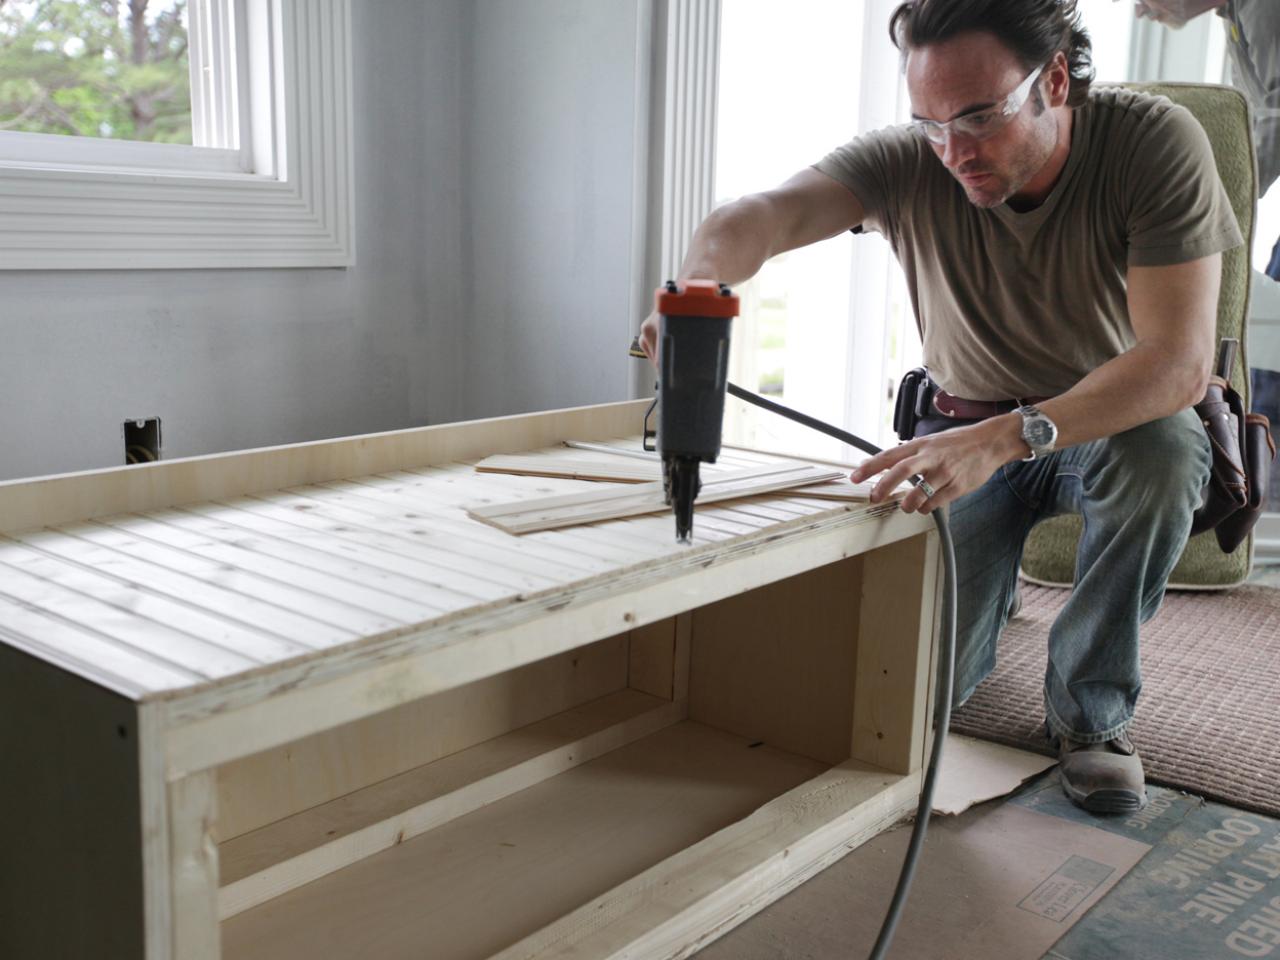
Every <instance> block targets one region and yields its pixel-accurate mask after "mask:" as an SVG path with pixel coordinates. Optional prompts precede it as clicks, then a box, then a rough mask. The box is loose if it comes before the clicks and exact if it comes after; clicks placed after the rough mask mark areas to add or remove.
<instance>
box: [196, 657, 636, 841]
mask: <svg viewBox="0 0 1280 960" xmlns="http://www.w3.org/2000/svg"><path fill="white" fill-rule="evenodd" d="M626 639H627V638H626V634H620V635H618V636H615V637H611V638H609V639H608V640H602V641H600V642H598V643H595V644H592V645H590V646H587V647H582V648H580V649H577V650H573V651H570V652H569V653H565V654H560V655H558V656H555V657H551V658H549V659H546V660H541V661H538V662H537V663H533V664H530V665H529V666H527V667H522V668H520V669H518V670H513V671H510V672H508V673H504V674H499V675H498V676H495V677H490V678H488V679H486V680H480V681H477V682H475V683H470V684H467V685H466V686H463V687H459V688H457V689H454V690H450V691H447V692H445V693H442V694H438V695H436V696H434V697H430V698H428V699H425V700H418V701H414V702H413V703H409V704H406V705H404V706H402V707H397V708H396V709H394V710H387V711H384V712H382V713H378V714H374V715H373V716H371V717H367V718H365V719H364V720H361V721H358V722H356V723H353V724H348V725H346V726H343V727H338V728H336V729H334V730H330V731H326V732H324V733H319V734H313V735H312V736H310V737H305V738H303V739H301V740H296V741H294V742H292V743H289V744H285V745H284V746H281V747H276V748H274V749H271V750H266V751H263V752H262V753H258V754H255V755H253V756H250V757H246V758H244V759H243V760H237V761H235V762H233V763H230V764H226V765H225V766H223V767H221V768H220V770H219V775H218V810H219V819H218V830H217V835H218V839H219V840H227V839H229V838H231V837H236V836H239V835H240V834H242V833H246V832H248V831H250V830H253V829H255V828H257V827H260V826H262V825H264V824H267V823H272V822H274V821H276V820H280V819H282V818H284V817H287V816H289V815H291V814H293V813H297V812H298V811H300V810H306V809H309V808H311V807H315V806H319V805H320V804H322V803H325V802H327V801H329V800H332V799H334V798H335V797H340V796H343V795H345V794H348V793H351V792H353V791H355V790H359V789H360V788H361V787H365V786H368V785H369V784H371V783H377V782H378V781H380V780H385V779H387V778H388V777H393V776H395V775H396V774H399V773H403V772H404V771H406V770H410V769H412V768H414V767H418V766H421V765H422V764H425V763H430V762H432V761H433V760H438V759H439V758H440V757H444V756H448V755H449V754H451V753H455V752H457V751H459V750H465V749H466V748H467V747H470V746H473V745H475V744H477V743H480V742H482V741H484V740H488V739H489V738H491V737H496V736H499V735H501V734H504V733H506V732H507V731H509V730H513V729H515V728H517V727H522V726H525V725H526V724H530V723H533V722H535V721H537V720H541V719H542V718H544V717H548V716H551V715H552V714H555V713H559V712H560V711H562V710H567V709H568V708H570V707H573V706H576V705H577V704H580V703H586V702H587V701H590V700H594V699H595V698H597V697H602V696H604V695H605V694H607V693H612V692H614V691H616V690H621V689H622V688H623V687H625V686H626V682H627V643H626Z"/></svg>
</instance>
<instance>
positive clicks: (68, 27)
mask: <svg viewBox="0 0 1280 960" xmlns="http://www.w3.org/2000/svg"><path fill="white" fill-rule="evenodd" d="M187 51H188V33H187V0H124V2H121V0H88V2H84V0H0V130H11V131H15V132H24V133H49V134H65V135H70V136H80V137H99V138H104V139H114V140H141V141H150V142H162V143H183V144H190V143H191V142H192V133H191V78H190V66H189V61H188V55H187Z"/></svg>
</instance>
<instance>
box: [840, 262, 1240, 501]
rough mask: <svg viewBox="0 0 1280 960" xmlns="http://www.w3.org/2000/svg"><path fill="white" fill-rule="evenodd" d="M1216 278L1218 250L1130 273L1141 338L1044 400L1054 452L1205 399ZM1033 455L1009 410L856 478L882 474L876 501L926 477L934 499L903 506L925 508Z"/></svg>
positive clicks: (907, 446) (895, 455)
mask: <svg viewBox="0 0 1280 960" xmlns="http://www.w3.org/2000/svg"><path fill="white" fill-rule="evenodd" d="M1221 276H1222V256H1221V254H1213V255H1212V256H1208V257H1203V258H1201V259H1199V260H1192V261H1190V262H1189V263H1181V264H1176V265H1174V266H1167V267H1130V268H1129V278H1128V305H1129V318H1130V322H1131V323H1132V325H1133V332H1134V335H1135V337H1136V339H1137V342H1136V343H1135V344H1134V345H1133V347H1132V348H1130V349H1129V350H1127V351H1126V352H1125V353H1123V354H1121V355H1120V356H1118V357H1116V358H1115V359H1113V360H1109V361H1108V362H1106V363H1104V364H1103V365H1102V366H1100V367H1098V368H1097V369H1096V370H1094V371H1093V372H1092V373H1090V374H1089V375H1088V376H1086V377H1084V378H1083V379H1082V380H1081V381H1080V382H1079V383H1077V384H1076V385H1075V386H1074V387H1072V388H1071V389H1070V390H1068V391H1067V392H1066V393H1063V394H1060V395H1059V396H1057V397H1054V398H1052V399H1050V400H1046V401H1045V402H1044V403H1042V404H1040V409H1041V410H1042V411H1044V413H1045V415H1046V416H1048V417H1049V418H1050V419H1051V420H1053V422H1054V423H1056V424H1057V425H1058V443H1057V445H1058V447H1059V448H1061V447H1069V446H1073V445H1075V444H1077V443H1085V442H1087V441H1089V440H1097V439H1100V438H1102V437H1109V436H1113V435H1114V434H1117V433H1122V432H1124V431H1125V430H1129V429H1131V428H1133V427H1136V426H1139V425H1140V424H1143V423H1147V422H1148V421H1151V420H1158V419H1160V418H1162V417H1167V416H1171V415H1173V414H1174V413H1177V412H1178V411H1179V410H1182V409H1185V408H1186V407H1189V406H1191V405H1193V404H1195V403H1198V402H1199V401H1200V400H1201V399H1202V398H1203V396H1204V391H1205V388H1206V386H1207V385H1208V381H1209V374H1210V372H1211V370H1212V367H1213V357H1214V336H1215V331H1216V319H1217V311H1218V287H1219V285H1220V283H1221ZM1029 454H1030V449H1029V448H1028V447H1027V444H1026V442H1025V441H1024V440H1023V439H1022V415H1021V414H1018V413H1008V414H1004V415H1003V416H999V417H992V418H991V419H989V420H984V421H983V422H981V423H977V424H974V425H972V426H969V427H959V428H956V429H954V430H947V431H945V432H943V433H938V434H933V435H932V436H929V437H921V438H920V439H918V440H912V441H910V442H908V443H904V444H902V445H901V446H898V447H895V448H893V449H892V450H886V451H885V452H884V453H881V454H879V455H878V456H875V457H872V458H871V459H869V460H867V461H866V462H864V463H863V464H862V465H861V466H859V467H858V469H857V470H855V471H854V472H853V474H852V477H853V479H854V480H855V481H861V480H864V479H866V478H867V477H870V476H874V475H875V474H876V473H878V472H880V471H881V470H884V471H887V472H886V473H885V474H884V476H883V477H881V478H880V480H879V482H878V483H877V484H876V486H875V488H874V489H873V491H872V494H871V499H872V502H879V501H881V500H883V499H884V498H885V497H887V496H888V495H889V494H890V492H892V491H893V490H894V488H895V487H897V486H898V484H900V483H901V482H902V481H904V480H906V479H907V478H908V477H910V476H913V475H914V474H917V473H919V474H922V475H923V476H924V478H925V479H926V480H927V481H928V482H929V484H930V486H932V487H933V489H934V490H935V491H936V495H935V496H934V497H933V498H931V499H929V500H928V502H927V503H926V498H925V495H924V492H923V491H921V490H919V489H915V490H912V491H911V492H910V493H909V494H908V495H907V497H906V499H905V500H904V501H903V504H902V508H903V509H904V510H906V511H908V512H911V511H914V510H919V509H921V508H924V510H925V511H928V510H932V509H933V508H934V507H941V506H945V505H946V504H948V503H950V502H951V501H953V500H955V499H956V498H957V497H962V496H964V495H965V494H966V493H969V492H971V491H973V490H976V489H977V488H978V487H980V486H981V485H982V484H983V483H985V482H986V481H987V479H988V478H989V477H990V476H991V474H992V473H994V472H995V471H996V470H997V469H999V468H1000V467H1001V466H1003V465H1004V464H1006V463H1009V462H1011V461H1013V460H1016V459H1020V458H1022V457H1026V456H1028V455H1029Z"/></svg>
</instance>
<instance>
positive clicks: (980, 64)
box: [907, 33, 1058, 207]
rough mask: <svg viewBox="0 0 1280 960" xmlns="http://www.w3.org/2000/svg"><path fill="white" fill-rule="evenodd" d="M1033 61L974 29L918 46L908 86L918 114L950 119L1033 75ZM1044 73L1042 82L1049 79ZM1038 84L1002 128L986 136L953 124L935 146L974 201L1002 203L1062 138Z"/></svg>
mask: <svg viewBox="0 0 1280 960" xmlns="http://www.w3.org/2000/svg"><path fill="white" fill-rule="evenodd" d="M1027 73H1028V70H1027V68H1026V67H1025V66H1024V65H1023V64H1022V63H1021V61H1019V60H1018V59H1017V58H1016V57H1015V56H1014V55H1013V53H1012V52H1011V51H1010V50H1009V49H1008V48H1007V47H1005V46H1004V44H1002V43H1001V42H1000V41H999V40H997V39H996V37H995V36H994V35H992V34H989V33H967V34H961V35H960V36H958V37H954V38H953V39H951V40H947V41H945V42H944V43H937V44H931V45H929V46H925V47H918V48H915V49H912V50H911V51H910V53H909V55H908V57H907V91H908V93H909V94H910V96H911V111H912V113H913V114H914V116H915V117H916V118H917V119H923V120H935V121H940V122H945V121H948V120H954V119H955V118H956V117H960V116H963V115H966V114H969V113H975V112H978V111H981V110H984V109H989V108H990V107H992V106H995V105H997V104H998V103H1000V102H1002V101H1003V100H1004V98H1005V97H1006V96H1007V95H1008V94H1009V93H1010V92H1011V91H1013V90H1014V89H1016V88H1017V86H1018V85H1019V84H1020V83H1021V82H1022V81H1023V80H1024V79H1025V78H1026V76H1027ZM1043 82H1044V81H1043V79H1040V80H1037V82H1036V86H1038V87H1041V86H1042V85H1043ZM1043 104H1044V101H1043V100H1042V99H1040V97H1039V96H1038V95H1037V94H1036V93H1035V92H1034V91H1033V93H1032V95H1031V96H1030V97H1028V98H1027V102H1026V103H1024V104H1023V106H1022V108H1021V109H1020V110H1019V111H1018V112H1017V114H1016V115H1014V116H1013V118H1012V119H1011V120H1010V121H1009V123H1008V124H1007V125H1005V126H1004V127H1003V128H1001V129H1000V130H999V131H998V132H997V133H996V134H995V135H993V136H991V137H989V138H988V139H984V140H979V139H976V138H975V137H971V136H966V135H965V134H963V133H961V132H957V131H955V130H952V129H949V130H948V132H947V137H946V141H945V142H944V143H941V144H936V143H931V146H932V147H933V151H934V153H936V154H937V155H938V159H940V160H941V161H942V163H943V165H944V166H945V167H946V168H947V170H949V171H950V172H951V175H952V176H953V177H955V178H956V180H957V181H959V183H960V185H961V186H962V187H963V188H964V192H965V194H966V195H967V196H968V198H969V200H970V202H971V203H973V204H974V205H975V206H978V207H996V206H999V205H1000V204H1001V203H1004V202H1005V201H1006V200H1008V199H1009V198H1010V197H1011V196H1013V195H1014V194H1016V193H1017V192H1018V191H1019V190H1021V189H1022V187H1023V186H1025V185H1026V184H1027V182H1028V181H1030V180H1031V179H1032V178H1033V177H1034V176H1035V175H1036V174H1037V173H1038V172H1039V171H1040V170H1041V168H1042V167H1044V165H1045V164H1046V163H1047V162H1048V160H1049V158H1050V156H1052V154H1053V151H1054V148H1055V147H1056V146H1057V143H1058V126H1057V119H1056V118H1055V116H1054V112H1053V111H1052V110H1048V109H1045V108H1044V106H1043Z"/></svg>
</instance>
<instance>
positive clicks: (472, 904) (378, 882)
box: [223, 722, 821, 960]
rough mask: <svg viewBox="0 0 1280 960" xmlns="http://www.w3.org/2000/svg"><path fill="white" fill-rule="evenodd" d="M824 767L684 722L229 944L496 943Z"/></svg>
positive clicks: (357, 876)
mask: <svg viewBox="0 0 1280 960" xmlns="http://www.w3.org/2000/svg"><path fill="white" fill-rule="evenodd" d="M820 772H821V766H820V765H818V764H815V763H813V762H812V761H809V760H804V759H801V758H798V757H794V756H791V755H788V754H786V753H783V752H781V751H776V750H772V749H770V748H768V747H761V748H756V749H752V748H750V747H749V745H748V743H747V742H746V741H745V740H742V739H741V738H737V737H732V736H729V735H727V734H723V733H719V732H717V731H714V730H709V729H707V728H705V727H700V726H699V725H697V724H691V723H688V722H685V723H680V724H677V725H675V726H673V727H669V728H667V729H664V730H661V731H659V732H658V733H655V734H653V735H651V736H649V737H646V738H644V739H643V740H640V741H638V742H637V743H633V744H631V745H629V746H626V747H623V748H621V749H619V750H615V751H613V752H612V753H609V754H607V755H605V756H603V757H600V758H598V759H596V760H593V761H591V762H590V763H587V764H584V765H583V766H580V767H576V768H575V769H573V770H570V771H568V772H566V773H563V774H561V775H560V776H557V777H555V778H554V779H551V780H548V781H546V782H544V783H541V784H538V785H536V786H534V787H531V788H530V789H528V790H524V791H522V792H520V793H519V794H515V795H513V796H511V797H508V798H506V799H504V800H501V801H498V802H497V803H494V804H491V805H490V806H488V807H485V808H483V809H482V810H479V811H477V812H475V813H474V814H472V815H470V816H468V817H463V818H461V819H458V820H454V821H452V822H450V823H448V824H446V825H445V826H443V827H441V828H439V829H437V830H433V831H431V832H430V833H428V834H426V835H424V836H421V837H418V838H416V839H414V840H409V841H406V842H404V843H402V844H400V845H398V846H396V847H394V848H392V849H390V850H387V851H384V852H383V853H380V854H378V855H377V856H374V857H370V858H368V859H366V860H362V861H360V862H359V863H357V864H354V865H352V866H350V867H348V868H346V869H345V870H341V871H339V872H337V873H334V874H331V875H329V876H327V877H324V878H322V879H320V880H318V881H316V882H315V883H312V884H308V885H307V886H306V887H301V888H299V889H297V890H294V891H293V892H291V893H289V894H285V895H284V896H282V897H279V898H277V899H275V900H273V901H271V902H269V903H267V904H265V905H263V906H261V907H258V908H256V909H253V910H249V911H247V912H245V913H242V914H239V915H238V916H235V917H232V918H231V919H229V920H227V921H225V922H224V923H223V942H224V949H225V950H226V953H227V955H228V956H229V957H236V958H237V960H254V958H257V957H264V958H267V957H269V958H271V960H292V958H304V957H305V958H311V957H316V956H343V957H348V956H350V957H354V956H362V955H363V956H377V957H379V960H398V958H408V957H413V958H420V957H422V956H424V954H425V955H430V956H431V957H432V958H433V960H456V958H464V957H465V958H475V957H487V956H489V955H490V954H491V953H494V952H496V951H498V950H501V949H502V948H503V947H505V946H507V945H509V944H511V943H514V942H515V941H517V940H518V939H520V938H521V937H523V936H527V935H529V934H532V933H534V932H535V931H537V930H539V929H541V928H542V927H544V926H546V925H547V924H550V923H552V922H554V921H556V920H557V919H558V918H559V917H561V916H563V915H564V914H565V913H568V912H570V911H572V910H574V909H575V908H576V907H577V906H578V905H580V904H582V903H584V902H587V901H589V900H591V899H592V898H593V897H597V896H600V895H602V894H604V893H606V892H607V891H609V890H612V889H613V888H615V887H617V886H618V885H619V884H622V883H624V882H626V881H628V880H629V879H630V878H632V877H634V876H635V875H636V874H638V873H641V872H642V871H643V870H645V869H647V868H649V867H651V866H653V865H654V864H657V863H660V862H661V861H663V860H664V859H666V858H667V857H669V856H671V855H673V854H675V853H677V852H678V851H680V850H682V849H684V848H685V847H688V846H690V845H691V844H694V843H697V842H698V841H699V840H702V839H703V838H705V837H708V836H710V835H712V834H714V833H715V832H716V831H717V830H720V829H723V828H724V827H726V826H728V825H730V824H732V823H733V822H734V821H736V820H738V819H740V818H742V817H744V816H747V815H749V814H751V812H752V811H753V810H756V809H757V808H759V807H760V805H761V804H762V803H767V802H768V801H769V800H771V799H772V798H774V797H777V796H778V795H780V794H782V793H784V792H785V791H787V790H789V789H791V788H792V787H794V786H796V785H797V784H799V783H803V782H804V781H806V780H809V779H810V778H811V777H814V776H816V775H817V774H819V773H820ZM535 893H536V896H535V895H534V894H535ZM497 904H501V905H502V906H501V909H495V905H497ZM587 955H592V954H587Z"/></svg>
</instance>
